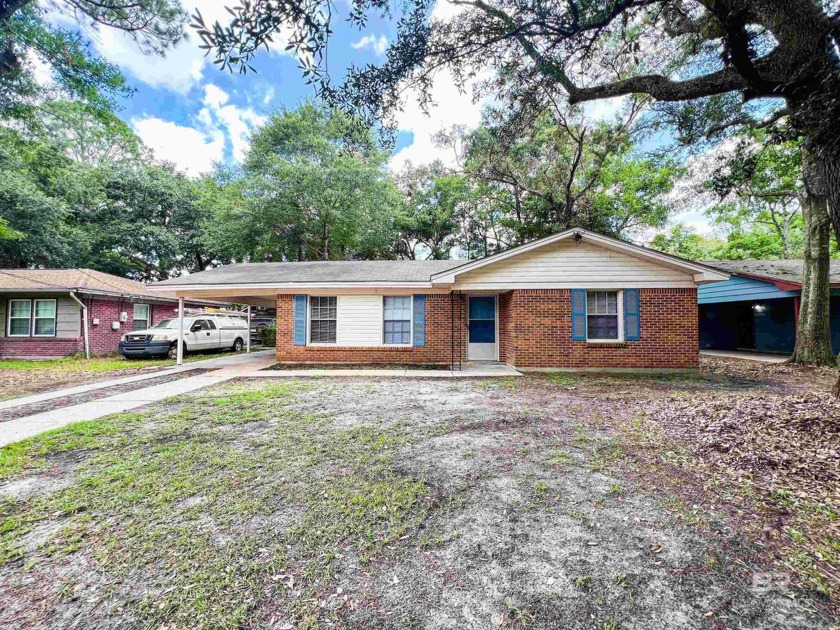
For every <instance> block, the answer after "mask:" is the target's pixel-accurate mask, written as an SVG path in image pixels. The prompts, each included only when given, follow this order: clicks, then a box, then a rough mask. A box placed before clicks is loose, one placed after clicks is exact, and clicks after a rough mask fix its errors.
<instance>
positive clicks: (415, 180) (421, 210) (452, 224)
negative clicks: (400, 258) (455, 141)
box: [397, 162, 476, 260]
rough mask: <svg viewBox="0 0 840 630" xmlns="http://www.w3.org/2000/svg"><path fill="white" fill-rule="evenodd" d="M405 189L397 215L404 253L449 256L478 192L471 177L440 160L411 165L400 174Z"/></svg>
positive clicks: (411, 256) (444, 257) (459, 236)
mask: <svg viewBox="0 0 840 630" xmlns="http://www.w3.org/2000/svg"><path fill="white" fill-rule="evenodd" d="M398 185H399V187H400V189H401V190H402V192H403V204H402V212H401V214H400V215H399V216H398V218H397V228H398V230H399V233H400V245H399V249H400V252H399V253H400V254H402V255H404V256H406V257H407V258H409V259H415V258H418V257H426V258H429V259H436V260H445V259H448V258H450V256H451V254H452V250H453V249H454V248H455V247H457V246H459V245H460V244H461V241H462V238H461V237H462V233H461V228H462V225H463V224H464V222H465V221H466V219H467V217H468V216H469V208H470V207H471V205H472V203H473V201H474V200H475V198H476V195H475V193H474V191H473V188H472V186H471V185H470V182H469V180H468V179H467V178H466V177H464V176H463V175H461V174H457V173H450V172H448V171H447V170H446V169H445V168H444V166H443V165H442V164H441V163H440V162H436V163H433V164H431V165H429V166H420V167H413V166H411V165H409V166H408V167H407V168H406V170H405V171H403V173H401V174H400V176H399V178H398Z"/></svg>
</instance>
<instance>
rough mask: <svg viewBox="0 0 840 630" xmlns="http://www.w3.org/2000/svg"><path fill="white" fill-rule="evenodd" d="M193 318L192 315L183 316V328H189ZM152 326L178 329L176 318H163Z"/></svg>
mask: <svg viewBox="0 0 840 630" xmlns="http://www.w3.org/2000/svg"><path fill="white" fill-rule="evenodd" d="M192 323H193V318H192V317H185V318H184V330H185V331H186V330H189V329H190V326H192ZM152 328H174V329H176V330H177V329H178V320H177V319H164V320H163V321H160V322H158V323H157V324H155V325H154V326H152Z"/></svg>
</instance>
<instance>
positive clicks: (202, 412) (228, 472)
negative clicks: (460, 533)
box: [0, 381, 452, 627]
mask: <svg viewBox="0 0 840 630" xmlns="http://www.w3.org/2000/svg"><path fill="white" fill-rule="evenodd" d="M310 387H312V385H311V384H307V383H302V382H295V381H283V382H282V383H258V384H257V385H254V384H252V383H249V384H247V385H245V386H242V385H233V386H227V387H224V388H218V389H215V390H210V391H209V392H208V394H209V395H207V396H201V397H196V398H193V399H192V400H189V401H188V402H185V401H184V399H183V398H182V399H178V401H177V402H175V403H173V402H169V403H168V405H169V406H168V407H160V406H159V407H157V408H153V409H152V410H150V411H148V412H145V413H142V414H122V415H117V416H112V417H110V418H106V419H103V420H97V421H94V422H87V423H79V424H75V425H71V426H69V427H65V428H63V429H59V430H56V431H53V432H51V433H49V434H45V435H42V436H39V437H37V438H33V439H31V440H27V441H25V442H21V443H18V444H13V445H10V446H8V447H6V448H3V449H0V471H2V475H3V476H4V477H5V478H17V477H20V476H22V475H24V474H26V473H27V472H29V471H32V470H39V469H43V468H46V467H50V466H60V465H61V464H62V461H64V460H65V459H66V458H67V457H72V458H73V460H74V461H77V460H80V463H79V464H78V468H77V469H76V470H75V471H73V472H70V473H66V474H70V475H72V483H71V484H70V485H68V486H66V487H63V488H61V489H59V490H57V491H55V492H53V493H51V494H45V495H40V496H35V497H33V498H31V499H27V500H19V501H15V500H12V499H7V500H4V501H3V502H0V565H1V564H6V567H5V570H6V571H15V570H17V571H21V572H22V573H21V574H20V575H21V576H22V575H23V572H25V569H24V568H23V567H24V566H29V567H31V566H35V565H41V566H42V567H51V566H52V565H53V564H54V563H60V562H62V559H66V561H67V562H74V561H73V560H72V558H73V556H74V554H79V553H85V554H90V558H91V561H92V565H93V567H92V568H93V569H94V570H95V571H96V572H97V576H102V578H103V579H105V580H106V581H107V582H108V586H113V590H112V591H110V592H111V593H112V595H111V596H112V597H118V595H117V593H118V592H119V589H118V588H117V585H119V584H120V583H121V582H122V581H124V580H130V581H131V583H134V584H140V585H142V588H140V589H139V592H142V593H144V594H145V595H143V596H142V598H140V599H139V600H138V599H133V597H135V596H134V595H126V596H125V598H126V599H125V601H118V602H116V604H117V605H118V606H121V607H124V608H126V609H129V610H131V611H132V612H133V613H134V614H135V615H137V617H138V619H139V623H140V624H141V625H143V626H144V627H159V626H161V625H162V624H163V625H167V624H168V625H172V626H175V627H240V626H243V625H248V622H249V620H250V621H253V615H254V614H255V607H256V605H257V602H258V601H259V600H260V599H261V598H262V597H263V596H264V595H265V592H266V588H267V586H266V585H267V584H271V585H273V587H272V588H273V589H274V590H273V597H275V598H279V600H280V601H282V602H284V603H283V606H284V607H285V610H288V611H292V613H293V616H294V619H295V623H296V627H315V626H319V625H321V624H322V623H324V622H326V621H330V620H331V619H330V618H331V616H332V617H334V612H330V610H328V609H327V610H324V609H322V608H321V607H319V606H318V603H317V602H318V597H317V594H318V593H320V592H323V589H325V588H327V587H328V585H329V584H330V582H331V580H332V579H333V576H334V575H335V563H336V562H337V561H339V556H340V555H347V554H352V555H353V556H354V557H355V558H356V559H357V560H358V561H359V562H360V563H361V564H362V565H366V564H368V563H370V562H371V561H373V560H374V559H375V558H377V557H378V556H380V555H382V554H387V553H393V552H394V549H396V547H397V546H398V545H400V544H402V541H404V540H406V539H409V538H411V539H416V540H415V542H417V541H419V539H420V529H421V525H422V524H423V523H424V522H425V521H426V520H427V519H428V517H429V516H430V515H432V514H433V513H435V512H436V511H438V510H441V509H445V508H446V507H448V506H449V505H451V504H452V503H451V502H450V500H449V499H447V498H445V497H442V496H441V494H440V493H439V492H437V491H436V490H435V489H434V488H432V487H431V486H430V485H429V483H428V481H427V480H424V479H420V478H415V477H413V476H411V475H410V474H408V473H407V472H406V471H405V470H404V469H403V468H402V466H401V465H400V458H399V457H398V455H397V453H398V450H399V449H400V448H401V447H403V446H405V445H409V444H411V443H412V441H413V440H414V439H418V438H415V437H413V436H412V435H411V434H410V433H408V432H407V430H406V429H405V427H404V426H403V425H402V424H401V423H400V422H392V421H391V420H390V419H389V418H382V420H381V421H380V422H377V423H375V424H371V425H362V426H352V427H344V426H340V425H336V424H334V423H333V419H332V417H330V416H328V415H325V414H317V413H303V412H300V411H296V410H294V409H292V408H290V406H289V403H291V402H292V401H294V400H295V398H296V397H297V396H298V395H299V394H301V393H302V392H304V391H306V390H308V389H309V388H310ZM244 422H248V423H250V424H249V426H248V427H247V429H245V430H242V431H240V430H230V427H231V426H233V425H238V424H243V423H244ZM423 439H425V438H423ZM42 524H45V525H56V526H57V527H56V528H55V529H53V528H49V529H48V531H51V532H52V533H51V534H49V536H48V537H47V538H46V540H44V541H42V542H41V543H40V544H39V545H37V548H36V549H35V551H24V549H25V548H26V546H27V544H29V543H27V535H28V534H33V533H35V532H37V531H42V530H43V528H38V526H39V525H42ZM36 528H38V529H36ZM71 573H72V572H71ZM277 575H284V576H294V585H293V586H291V585H289V584H288V583H287V579H288V578H283V579H282V580H277V581H274V580H273V579H272V576H275V577H276V576H277ZM63 579H65V578H62V577H60V575H58V574H57V575H56V577H55V580H56V582H55V585H54V586H55V588H56V589H60V590H61V592H65V591H66V592H72V588H73V585H72V584H71V583H70V582H67V583H64V582H62V580H63ZM67 579H69V578H67ZM73 579H77V578H73ZM293 592H295V593H297V595H295V594H294V593H293ZM332 621H334V619H332Z"/></svg>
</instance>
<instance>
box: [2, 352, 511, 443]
mask: <svg viewBox="0 0 840 630" xmlns="http://www.w3.org/2000/svg"><path fill="white" fill-rule="evenodd" d="M276 362H277V360H276V359H275V357H274V352H273V351H271V350H265V351H261V352H254V353H252V354H237V355H227V356H222V357H219V358H214V359H209V360H207V361H196V362H195V363H190V364H188V365H183V366H179V367H176V368H170V369H167V370H160V371H158V372H153V373H151V374H143V375H141V376H130V377H126V378H119V379H113V380H110V381H103V382H100V383H93V384H91V385H80V386H78V387H70V388H67V389H61V390H58V391H54V392H48V393H45V394H36V395H34V396H26V397H24V398H16V399H13V400H9V401H5V404H3V405H1V406H0V409H9V408H13V407H19V406H22V405H30V404H33V403H39V402H44V401H47V400H52V399H56V398H63V397H65V396H72V395H74V394H82V393H86V392H89V391H95V390H99V389H106V388H108V387H115V386H118V385H124V384H126V383H135V382H141V381H143V380H146V379H150V378H157V377H161V376H169V375H172V374H179V373H181V372H187V371H190V370H196V369H208V368H209V369H213V371H212V372H209V373H206V374H200V375H196V376H188V377H187V378H182V379H179V380H175V381H170V382H168V383H162V384H160V385H154V386H151V387H141V388H139V389H136V390H134V391H131V392H124V393H122V394H115V395H113V396H109V397H107V398H102V399H100V400H93V401H90V402H86V403H81V404H78V405H71V406H68V407H61V408H57V409H51V410H50V411H44V412H41V413H36V414H33V415H31V416H26V417H23V418H16V419H14V420H9V421H7V422H0V447H2V446H6V445H7V444H11V443H12V442H18V441H20V440H24V439H26V438H30V437H33V436H35V435H38V434H39V433H44V432H45V431H51V430H53V429H58V428H60V427H64V426H67V425H68V424H72V423H74V422H83V421H86V420H96V419H98V418H103V417H105V416H109V415H111V414H114V413H122V412H124V411H130V410H132V409H136V408H138V407H142V406H144V405H148V404H151V403H154V402H158V401H160V400H165V399H167V398H172V397H173V396H179V395H181V394H186V393H188V392H192V391H195V390H197V389H201V388H202V387H209V386H211V385H217V384H218V383H223V382H225V381H228V380H231V379H234V378H253V377H260V378H302V377H304V378H305V377H322V376H386V377H402V378H406V377H408V378H471V377H472V378H486V377H499V376H521V374H520V373H519V372H517V371H516V370H514V369H513V368H512V367H510V366H508V365H503V364H465V365H464V366H463V369H462V370H454V371H453V370H411V369H399V370H365V369H346V370H324V369H311V370H307V369H291V370H266V369H265V368H267V367H270V366H271V365H274V364H275V363H276ZM214 368H215V369H214Z"/></svg>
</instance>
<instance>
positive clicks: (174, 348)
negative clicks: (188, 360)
mask: <svg viewBox="0 0 840 630" xmlns="http://www.w3.org/2000/svg"><path fill="white" fill-rule="evenodd" d="M183 356H187V344H184V355H183ZM169 358H170V359H177V358H178V343H177V342H173V343H172V345H171V346H169Z"/></svg>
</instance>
